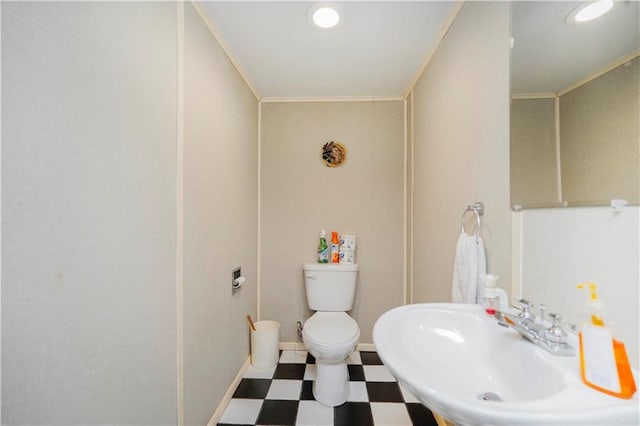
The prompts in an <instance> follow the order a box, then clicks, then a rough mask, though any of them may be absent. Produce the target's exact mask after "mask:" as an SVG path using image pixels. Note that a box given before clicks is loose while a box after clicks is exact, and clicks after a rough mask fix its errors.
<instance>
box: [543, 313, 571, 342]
mask: <svg viewBox="0 0 640 426" xmlns="http://www.w3.org/2000/svg"><path fill="white" fill-rule="evenodd" d="M549 317H550V318H551V327H550V328H549V329H548V330H547V332H546V337H547V340H548V341H549V342H550V343H552V344H555V345H566V344H567V332H566V331H564V329H563V328H562V327H560V324H559V322H560V320H562V317H561V316H560V315H559V314H549Z"/></svg>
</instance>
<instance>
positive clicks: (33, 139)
mask: <svg viewBox="0 0 640 426" xmlns="http://www.w3.org/2000/svg"><path fill="white" fill-rule="evenodd" d="M182 7H183V5H182V4H176V3H126V2H124V3H117V2H116V3H73V2H72V3H3V4H2V19H3V21H2V53H3V58H2V59H3V61H2V86H3V93H2V109H3V127H2V157H3V158H2V160H3V164H2V219H3V229H2V246H3V256H2V303H3V305H2V348H3V353H2V420H3V423H7V424H11V423H18V424H175V423H176V419H178V417H179V415H180V412H181V410H180V408H181V407H182V403H184V420H185V422H186V423H187V424H206V423H207V422H208V421H209V419H210V418H211V415H212V413H213V411H214V410H215V408H216V407H217V405H218V403H219V402H220V401H221V400H222V397H223V394H224V392H225V391H226V389H227V388H228V386H229V385H230V384H231V382H232V380H233V378H234V377H235V375H236V373H237V372H238V370H239V369H240V368H241V366H242V364H243V363H244V361H245V360H246V359H247V356H248V354H249V333H248V328H247V325H246V321H245V315H247V314H252V315H254V316H255V315H256V299H257V283H256V281H257V278H256V276H257V242H256V240H257V197H258V194H257V183H258V176H257V170H258V163H257V153H258V144H257V139H258V131H257V127H258V102H257V100H256V99H255V97H254V96H253V94H252V93H251V91H250V90H249V89H248V88H247V86H246V84H245V83H244V81H243V80H242V78H241V77H240V76H239V74H238V73H237V71H236V70H235V68H234V67H233V65H232V64H231V63H230V62H229V60H228V59H227V57H226V55H225V54H224V53H223V51H222V49H221V48H220V46H219V45H218V44H217V42H216V41H215V40H214V38H213V36H212V35H211V33H210V32H209V30H208V29H207V28H206V26H205V25H204V23H203V21H202V20H201V19H200V17H199V16H198V14H197V13H196V12H195V10H194V9H193V7H192V5H191V4H190V3H186V4H184V20H181V19H180V16H181V14H180V13H179V10H181V9H180V8H182ZM182 28H184V30H182ZM178 40H181V41H182V42H181V43H178ZM182 57H183V58H184V60H183V61H180V60H179V59H178V58H182ZM178 70H183V72H184V77H183V78H182V75H181V74H180V73H179V71H178ZM182 88H183V89H182ZM36 100H37V101H36ZM178 117H184V128H183V130H182V131H181V130H180V129H182V127H181V126H180V125H179V123H180V122H179V119H178ZM176 148H177V149H176ZM182 158H183V159H182ZM181 176H183V177H184V184H183V185H181V186H179V187H178V186H177V184H179V183H180V182H182V180H181V179H180V177H181ZM181 211H183V212H184V219H183V220H181V219H180V217H181V216H180V214H179V213H180V212H181ZM180 229H184V239H183V240H182V239H181V238H180V237H179V236H180V235H181V234H180V232H179V231H180ZM182 250H184V254H183V256H182V257H180V253H182ZM179 261H183V262H184V272H183V276H179V277H177V273H178V272H179V269H177V265H178V264H180V262H179ZM237 266H242V271H243V274H244V275H245V276H246V278H247V283H246V284H245V286H244V288H243V289H242V291H241V292H240V293H239V294H237V295H235V296H233V297H232V296H231V288H230V287H231V270H232V269H233V268H235V267H237ZM182 284H183V286H182ZM180 290H183V296H184V299H183V301H182V299H181V298H180V294H181V292H180ZM177 307H179V308H180V309H178V310H177ZM180 312H183V313H184V314H183V316H182V317H180V315H179V313H180ZM177 314H178V315H177ZM182 321H183V322H182ZM181 337H182V338H183V342H184V344H183V345H179V344H178V345H176V343H177V342H179V341H180V338H181ZM177 349H183V350H184V364H183V365H181V364H180V358H179V354H180V352H179V351H178V350H177ZM176 373H178V374H182V373H183V374H184V376H183V377H184V388H181V387H179V385H178V381H177V380H176V379H177V374H176ZM182 391H183V392H184V399H181V398H180V394H181V392H182Z"/></svg>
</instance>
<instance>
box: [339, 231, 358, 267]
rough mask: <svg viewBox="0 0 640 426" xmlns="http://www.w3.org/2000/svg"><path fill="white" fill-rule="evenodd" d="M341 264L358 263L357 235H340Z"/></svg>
mask: <svg viewBox="0 0 640 426" xmlns="http://www.w3.org/2000/svg"><path fill="white" fill-rule="evenodd" d="M340 263H346V264H354V263H356V236H355V235H340Z"/></svg>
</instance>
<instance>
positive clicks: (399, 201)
mask: <svg viewBox="0 0 640 426" xmlns="http://www.w3.org/2000/svg"><path fill="white" fill-rule="evenodd" d="M261 107H262V124H261V126H262V139H261V235H260V244H261V259H260V265H261V284H260V286H261V289H260V298H261V299H260V303H261V317H262V319H270V320H276V321H279V322H280V323H281V325H282V329H281V336H280V337H281V340H283V341H296V340H297V336H296V333H295V323H296V321H298V320H300V321H304V320H306V319H307V318H308V317H309V315H310V311H309V310H308V309H307V305H306V299H305V292H304V282H303V276H302V264H303V263H304V262H315V261H316V248H317V245H318V234H319V232H320V230H321V229H325V230H326V231H327V233H328V235H331V234H330V232H331V231H332V230H336V231H338V232H340V233H344V234H356V235H357V237H358V250H357V253H356V260H357V263H358V264H359V265H360V273H359V279H358V289H357V292H356V302H355V306H354V309H353V310H352V312H351V314H352V316H353V317H354V318H355V319H356V321H357V322H358V324H359V325H360V330H361V338H360V341H361V342H365V343H371V342H372V338H371V332H372V327H373V324H374V322H375V321H376V319H377V318H378V317H379V316H380V315H381V314H382V313H383V312H385V311H386V310H388V309H389V308H392V307H395V306H398V305H401V304H402V303H403V294H404V293H403V285H404V283H403V268H404V258H403V253H404V251H403V244H404V243H403V241H404V240H403V214H404V213H403V212H404V209H403V202H404V201H403V200H404V192H403V191H404V186H403V185H404V149H403V146H404V105H403V102H402V101H389V102H309V103H263V104H262V106H261ZM331 140H335V141H339V142H341V143H343V144H344V145H345V146H346V147H347V150H348V159H347V162H346V163H345V164H344V165H343V166H342V167H339V168H328V167H326V166H324V164H323V163H322V162H321V159H320V148H321V147H322V145H323V144H324V143H326V142H328V141H331Z"/></svg>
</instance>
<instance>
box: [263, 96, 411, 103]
mask: <svg viewBox="0 0 640 426" xmlns="http://www.w3.org/2000/svg"><path fill="white" fill-rule="evenodd" d="M405 99H406V98H405V97H404V96H312V97H300V98H294V97H292V98H286V97H264V98H262V99H261V100H260V102H261V103H278V102H387V101H404V100H405Z"/></svg>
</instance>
